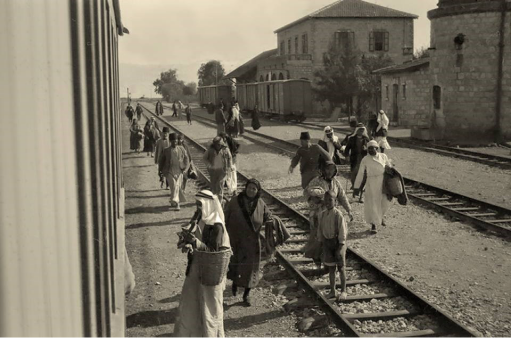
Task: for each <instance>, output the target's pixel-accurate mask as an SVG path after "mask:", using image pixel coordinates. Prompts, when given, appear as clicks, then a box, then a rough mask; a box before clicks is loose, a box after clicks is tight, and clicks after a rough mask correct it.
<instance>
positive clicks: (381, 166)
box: [353, 140, 391, 233]
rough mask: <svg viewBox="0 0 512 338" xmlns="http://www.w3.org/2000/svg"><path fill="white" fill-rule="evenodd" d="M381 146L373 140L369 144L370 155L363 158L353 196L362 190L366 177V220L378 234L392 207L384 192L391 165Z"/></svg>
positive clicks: (373, 231)
mask: <svg viewBox="0 0 512 338" xmlns="http://www.w3.org/2000/svg"><path fill="white" fill-rule="evenodd" d="M378 149H379V144H378V143H377V141H375V140H372V141H370V142H368V155H367V156H365V157H364V158H363V160H362V161H361V164H360V166H359V171H358V173H357V177H356V181H355V183H354V192H353V196H354V197H356V196H357V195H359V194H360V192H361V190H362V188H363V187H362V184H363V178H364V177H366V184H365V186H364V188H365V191H364V220H365V222H366V223H368V224H371V226H372V228H371V232H372V233H377V227H376V226H377V225H382V226H385V225H386V224H385V223H384V214H385V213H386V211H387V210H388V208H389V206H390V203H391V202H390V201H389V200H388V198H387V196H386V194H384V192H383V183H384V171H385V168H386V166H387V165H390V162H389V160H388V157H387V156H386V154H382V153H379V152H378Z"/></svg>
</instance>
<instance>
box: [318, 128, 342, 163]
mask: <svg viewBox="0 0 512 338" xmlns="http://www.w3.org/2000/svg"><path fill="white" fill-rule="evenodd" d="M327 134H333V130H332V128H331V127H330V126H327V127H325V128H324V138H323V139H322V140H323V141H324V142H325V143H326V144H327V152H328V153H329V156H330V157H331V158H332V157H333V156H334V152H335V151H336V148H334V144H333V143H334V142H338V136H336V135H332V139H331V138H329V137H327Z"/></svg>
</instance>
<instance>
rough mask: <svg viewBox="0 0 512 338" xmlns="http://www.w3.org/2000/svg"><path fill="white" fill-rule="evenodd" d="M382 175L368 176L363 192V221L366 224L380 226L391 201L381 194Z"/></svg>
mask: <svg viewBox="0 0 512 338" xmlns="http://www.w3.org/2000/svg"><path fill="white" fill-rule="evenodd" d="M383 180H384V175H378V176H368V177H367V179H366V185H365V192H364V220H365V222H366V223H368V224H375V225H381V224H382V219H383V217H384V214H385V213H386V211H387V210H388V209H389V206H390V205H391V201H389V200H388V198H387V196H386V195H385V194H383V193H382V183H383Z"/></svg>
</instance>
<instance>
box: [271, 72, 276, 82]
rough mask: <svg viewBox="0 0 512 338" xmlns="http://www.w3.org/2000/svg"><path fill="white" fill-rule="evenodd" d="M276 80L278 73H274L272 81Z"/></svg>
mask: <svg viewBox="0 0 512 338" xmlns="http://www.w3.org/2000/svg"><path fill="white" fill-rule="evenodd" d="M275 80H276V74H275V73H274V74H272V81H275Z"/></svg>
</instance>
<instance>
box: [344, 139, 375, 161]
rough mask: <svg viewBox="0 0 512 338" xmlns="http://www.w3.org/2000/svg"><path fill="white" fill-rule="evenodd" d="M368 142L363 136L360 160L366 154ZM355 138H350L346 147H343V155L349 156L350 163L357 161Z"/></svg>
mask: <svg viewBox="0 0 512 338" xmlns="http://www.w3.org/2000/svg"><path fill="white" fill-rule="evenodd" d="M368 142H370V139H369V138H367V137H366V136H363V152H362V153H361V158H363V157H365V156H366V155H367V154H368V148H367V144H368ZM356 145H357V136H354V137H351V138H349V139H348V143H347V146H346V147H345V151H344V152H343V155H344V156H345V157H347V156H348V155H349V154H350V162H355V161H357V152H356V150H357V147H356Z"/></svg>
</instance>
